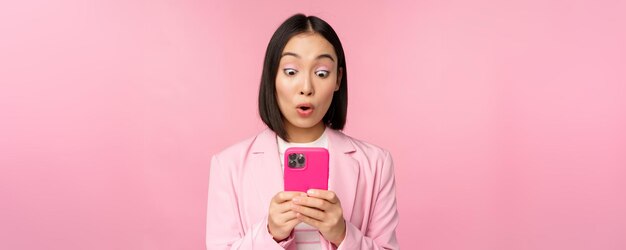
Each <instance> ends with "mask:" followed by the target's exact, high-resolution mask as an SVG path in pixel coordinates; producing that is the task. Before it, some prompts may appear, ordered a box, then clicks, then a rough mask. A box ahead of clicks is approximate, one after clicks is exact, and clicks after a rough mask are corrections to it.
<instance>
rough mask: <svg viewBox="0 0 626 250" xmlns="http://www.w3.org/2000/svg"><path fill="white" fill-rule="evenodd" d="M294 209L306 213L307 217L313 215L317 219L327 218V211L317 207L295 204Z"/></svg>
mask: <svg viewBox="0 0 626 250" xmlns="http://www.w3.org/2000/svg"><path fill="white" fill-rule="evenodd" d="M293 211H295V212H297V213H300V214H303V215H306V216H307V217H311V218H313V219H316V220H320V221H324V219H325V218H326V213H324V211H321V210H319V209H316V208H310V207H305V206H298V205H296V206H294V208H293Z"/></svg>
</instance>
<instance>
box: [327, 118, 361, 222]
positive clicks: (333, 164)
mask: <svg viewBox="0 0 626 250" xmlns="http://www.w3.org/2000/svg"><path fill="white" fill-rule="evenodd" d="M326 131H327V134H328V149H329V150H328V151H329V152H330V159H329V161H330V164H329V177H328V178H329V180H328V189H329V190H331V191H333V192H335V194H337V196H338V197H339V200H340V201H341V207H342V209H343V213H344V219H346V220H347V221H350V219H351V218H352V211H353V208H354V203H355V198H356V188H357V182H358V180H359V163H358V162H357V161H356V160H355V159H354V158H352V156H351V155H350V154H351V153H353V152H354V151H355V148H354V145H353V144H352V142H350V140H349V139H348V137H347V136H346V135H344V134H343V133H341V132H339V131H336V130H334V129H330V128H327V130H326Z"/></svg>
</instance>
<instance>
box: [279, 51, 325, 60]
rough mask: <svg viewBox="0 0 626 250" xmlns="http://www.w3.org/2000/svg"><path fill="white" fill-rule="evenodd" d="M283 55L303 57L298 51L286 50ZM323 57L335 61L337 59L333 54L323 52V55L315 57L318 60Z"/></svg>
mask: <svg viewBox="0 0 626 250" xmlns="http://www.w3.org/2000/svg"><path fill="white" fill-rule="evenodd" d="M283 56H293V57H296V58H301V57H300V55H298V54H296V53H293V52H285V53H283V54H282V55H281V56H280V57H281V58H282V57H283ZM321 58H328V59H330V60H331V61H333V62H334V61H335V59H334V58H333V57H332V56H331V55H329V54H321V55H319V56H317V57H316V58H315V59H316V60H317V59H321Z"/></svg>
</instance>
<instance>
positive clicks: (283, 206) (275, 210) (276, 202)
mask: <svg viewBox="0 0 626 250" xmlns="http://www.w3.org/2000/svg"><path fill="white" fill-rule="evenodd" d="M300 195H306V194H304V193H302V192H278V193H277V194H276V195H274V197H273V198H272V201H271V202H270V208H269V215H268V217H267V218H268V219H267V229H268V231H269V233H270V234H271V235H272V237H274V240H275V241H276V242H279V241H281V240H284V239H286V238H287V237H289V235H290V234H291V230H293V228H294V227H295V226H296V225H297V224H298V223H300V221H299V220H298V219H297V218H296V212H294V211H291V205H292V202H291V199H293V197H296V196H300Z"/></svg>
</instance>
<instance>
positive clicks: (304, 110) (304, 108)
mask: <svg viewBox="0 0 626 250" xmlns="http://www.w3.org/2000/svg"><path fill="white" fill-rule="evenodd" d="M314 109H315V108H314V107H313V105H311V104H310V103H301V104H298V106H296V110H297V111H298V115H300V116H301V117H309V116H310V115H311V114H313V110H314Z"/></svg>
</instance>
